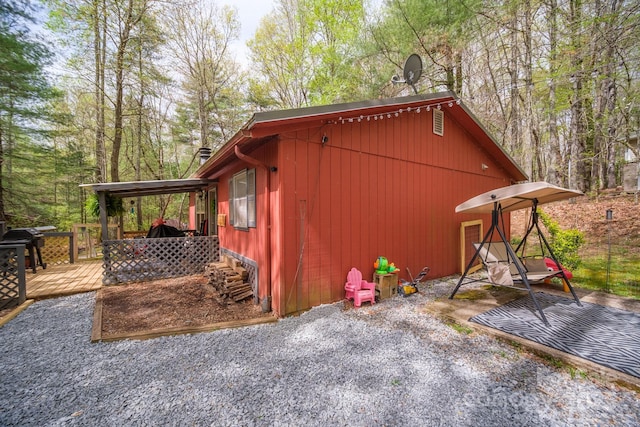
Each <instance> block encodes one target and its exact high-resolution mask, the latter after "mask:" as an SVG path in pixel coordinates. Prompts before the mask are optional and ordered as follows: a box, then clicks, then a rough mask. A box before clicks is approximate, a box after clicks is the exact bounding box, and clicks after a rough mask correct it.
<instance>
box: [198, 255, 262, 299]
mask: <svg viewBox="0 0 640 427" xmlns="http://www.w3.org/2000/svg"><path fill="white" fill-rule="evenodd" d="M205 274H207V275H208V276H209V284H210V285H212V286H213V287H214V288H216V290H217V291H218V293H219V295H220V297H222V298H224V299H226V300H227V301H228V302H231V301H233V302H239V301H242V300H245V299H247V298H250V297H252V296H253V289H252V287H251V284H250V283H247V280H248V278H249V274H248V273H247V270H245V268H244V267H242V264H241V263H240V261H238V260H237V259H235V258H233V257H229V256H225V259H224V262H214V263H211V264H209V265H208V267H207V271H206V273H205Z"/></svg>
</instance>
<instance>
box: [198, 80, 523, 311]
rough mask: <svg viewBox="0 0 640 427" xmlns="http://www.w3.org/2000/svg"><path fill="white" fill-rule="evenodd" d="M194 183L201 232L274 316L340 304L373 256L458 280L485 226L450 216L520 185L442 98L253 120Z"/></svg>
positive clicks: (456, 104)
mask: <svg viewBox="0 0 640 427" xmlns="http://www.w3.org/2000/svg"><path fill="white" fill-rule="evenodd" d="M195 177H196V178H208V179H215V180H216V185H215V187H214V188H212V189H211V190H210V192H209V194H210V197H209V200H210V203H209V206H208V218H210V219H209V225H210V229H209V233H210V234H215V233H217V234H218V236H219V239H220V246H221V248H222V250H223V251H228V252H230V253H231V254H233V255H236V256H238V257H240V258H241V259H243V260H245V261H247V262H249V263H251V264H252V265H254V266H256V267H257V275H256V276H257V288H258V294H259V299H260V302H261V303H262V304H263V308H266V309H271V308H272V309H273V310H274V312H275V313H276V314H277V315H279V316H285V315H289V314H293V313H297V312H300V311H303V310H306V309H309V308H310V307H313V306H316V305H320V304H324V303H331V302H335V301H339V300H341V299H343V298H344V283H345V278H346V274H347V272H348V271H349V269H350V268H351V267H357V268H358V269H360V270H361V271H362V273H363V275H364V276H365V277H371V275H372V273H373V262H374V261H375V260H376V258H377V257H378V256H385V257H386V258H387V259H388V260H389V261H390V262H394V263H395V264H396V266H397V267H399V268H400V272H401V275H400V277H404V278H408V275H407V274H406V270H405V267H409V268H410V269H411V271H413V272H417V271H419V270H420V269H421V268H422V267H424V266H429V267H430V268H431V274H430V276H429V277H430V278H434V277H442V276H446V275H451V274H454V273H457V272H460V265H461V255H460V253H461V248H460V246H461V244H460V224H461V222H462V221H468V220H474V219H482V220H484V222H485V224H489V221H490V218H489V217H486V218H473V217H470V216H469V215H461V214H455V213H454V208H455V206H456V205H458V204H459V203H461V202H463V201H465V200H467V199H468V198H470V197H472V196H475V195H477V194H479V193H482V192H485V191H488V190H491V189H493V188H498V187H503V186H505V185H509V184H511V183H515V182H521V181H523V180H526V179H527V177H526V175H525V174H524V172H523V171H522V170H521V169H520V168H519V167H518V165H516V164H515V163H514V161H513V160H512V159H511V158H510V157H509V156H508V155H507V154H506V153H505V152H504V151H503V150H502V148H501V147H500V146H499V145H498V144H497V143H496V141H495V140H494V139H492V137H491V136H489V135H488V133H487V131H486V130H485V129H484V127H483V126H482V125H481V124H480V123H479V122H478V120H477V119H476V118H475V117H474V116H473V114H471V113H470V112H469V110H468V109H467V108H466V107H465V105H464V104H463V103H462V102H460V101H459V100H458V99H457V98H456V97H455V95H454V94H452V93H450V92H445V93H438V94H432V95H416V96H409V97H402V98H394V99H381V100H374V101H366V102H353V103H347V104H336V105H327V106H321V107H310V108H301V109H295V110H284V111H269V112H260V113H256V114H254V115H253V117H252V118H251V120H249V121H248V122H247V123H246V124H245V125H244V127H243V128H242V129H241V130H240V131H238V133H236V134H235V135H234V136H233V137H232V138H231V139H230V140H229V141H228V142H227V143H226V144H225V145H224V146H223V147H222V148H221V149H220V150H219V151H218V152H216V153H215V154H214V155H213V156H212V157H211V158H210V159H209V160H207V161H206V162H205V163H204V164H203V165H202V166H201V167H200V168H199V169H198V171H197V172H196V174H195ZM507 220H508V218H507ZM216 224H217V225H216ZM507 229H508V228H507ZM402 273H404V274H402Z"/></svg>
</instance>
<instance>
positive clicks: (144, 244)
mask: <svg viewBox="0 0 640 427" xmlns="http://www.w3.org/2000/svg"><path fill="white" fill-rule="evenodd" d="M103 252H104V256H103V260H104V262H103V267H104V272H103V277H102V283H104V284H106V285H110V284H115V283H126V282H137V281H148V280H156V279H165V278H169V277H180V276H188V275H191V274H199V273H204V270H205V266H206V265H207V264H209V263H212V262H217V261H219V260H220V244H219V241H218V237H216V236H196V237H165V238H159V239H129V240H110V241H106V242H104V243H103Z"/></svg>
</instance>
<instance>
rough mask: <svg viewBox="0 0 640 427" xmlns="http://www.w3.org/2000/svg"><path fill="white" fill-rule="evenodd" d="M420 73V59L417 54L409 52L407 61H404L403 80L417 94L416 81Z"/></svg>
mask: <svg viewBox="0 0 640 427" xmlns="http://www.w3.org/2000/svg"><path fill="white" fill-rule="evenodd" d="M421 75H422V59H420V56H419V55H418V54H415V53H413V54H411V55H409V57H408V58H407V61H406V62H405V63H404V71H403V76H404V80H405V82H406V83H407V84H408V85H410V86H411V87H412V88H413V91H414V92H415V93H416V95H417V94H418V90H417V89H416V86H415V84H416V82H417V81H418V79H419V78H420V76H421Z"/></svg>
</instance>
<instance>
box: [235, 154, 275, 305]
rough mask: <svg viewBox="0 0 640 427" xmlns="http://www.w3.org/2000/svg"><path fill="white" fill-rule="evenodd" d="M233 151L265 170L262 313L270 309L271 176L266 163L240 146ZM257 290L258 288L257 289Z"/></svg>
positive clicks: (239, 156) (240, 157)
mask: <svg viewBox="0 0 640 427" xmlns="http://www.w3.org/2000/svg"><path fill="white" fill-rule="evenodd" d="M234 151H235V154H236V156H238V158H239V159H240V160H243V161H245V162H247V163H249V164H251V165H254V166H256V167H260V168H262V169H264V172H265V176H266V178H265V180H264V182H265V184H264V209H265V212H266V215H267V229H266V233H267V234H266V238H265V239H264V241H265V248H264V249H265V251H264V253H265V258H266V264H267V265H266V268H267V274H266V275H267V295H266V296H265V297H264V298H263V299H262V301H261V304H262V311H263V312H264V313H267V312H269V311H271V195H270V192H269V188H270V183H271V177H270V173H269V172H270V170H269V168H268V167H267V165H265V164H264V163H262V162H261V161H260V160H258V159H255V158H253V157H250V156H248V155H246V154H244V153H242V152H241V151H240V148H239V147H238V145H235V146H234ZM258 291H259V289H258Z"/></svg>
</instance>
